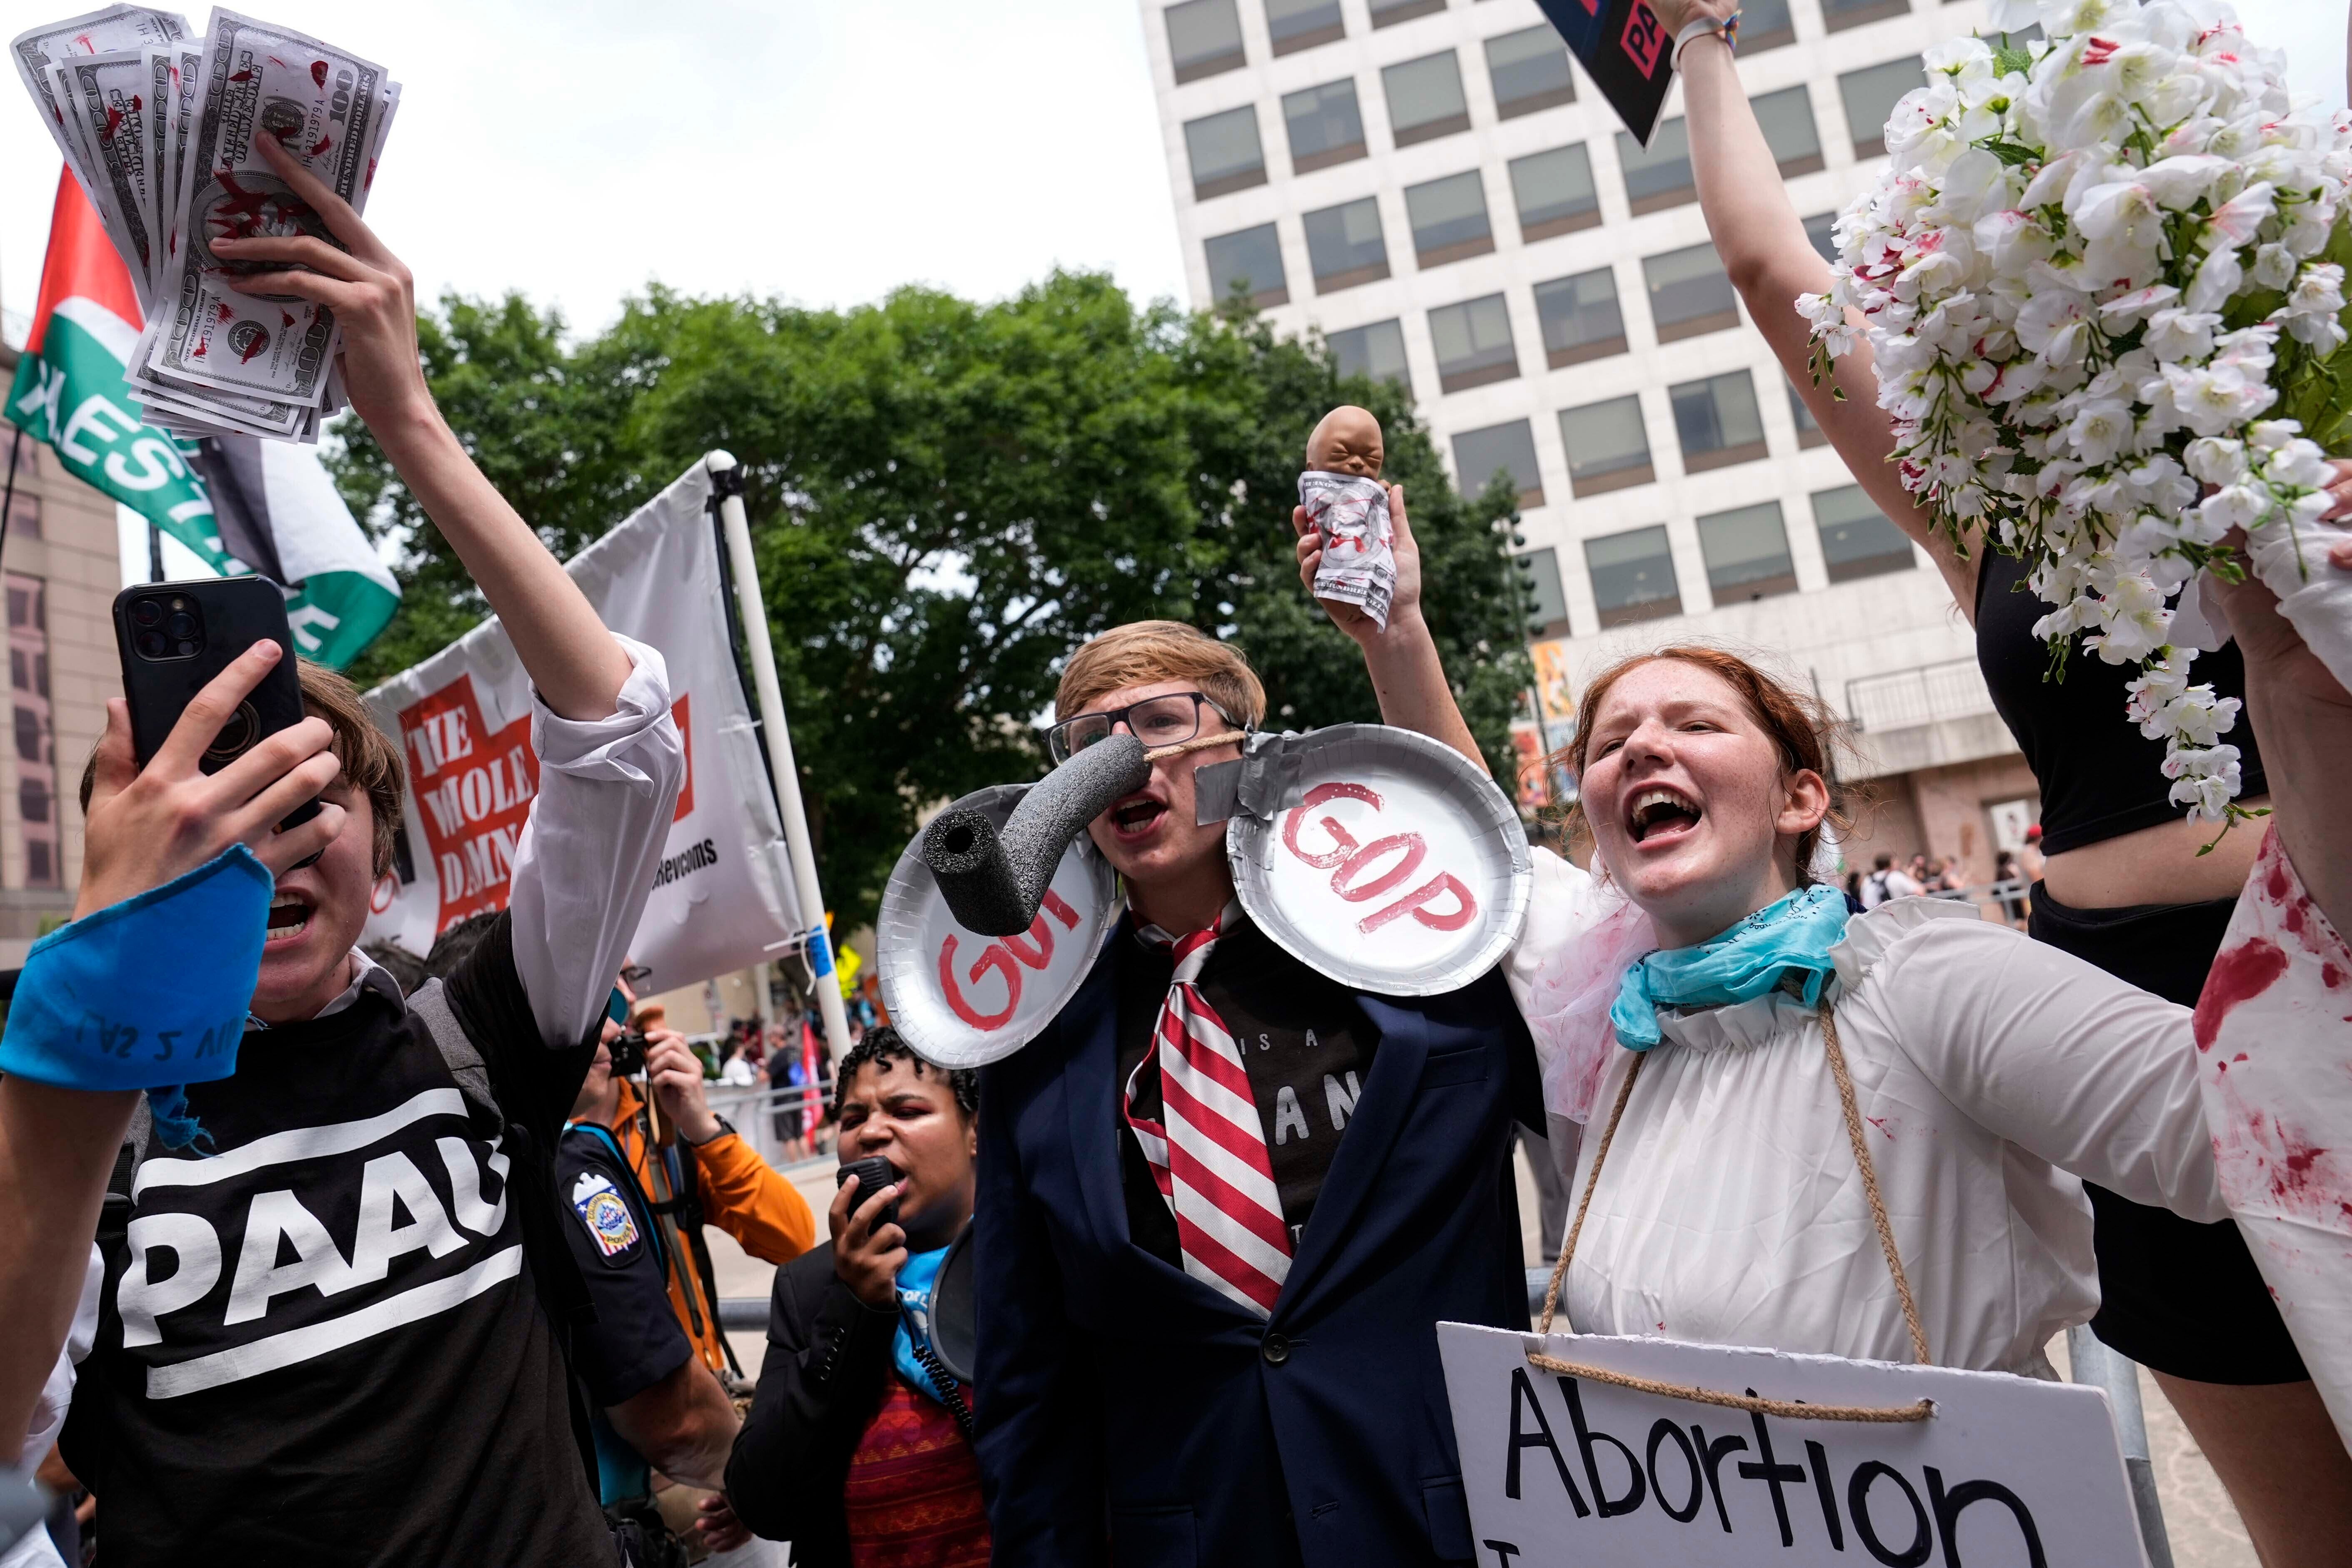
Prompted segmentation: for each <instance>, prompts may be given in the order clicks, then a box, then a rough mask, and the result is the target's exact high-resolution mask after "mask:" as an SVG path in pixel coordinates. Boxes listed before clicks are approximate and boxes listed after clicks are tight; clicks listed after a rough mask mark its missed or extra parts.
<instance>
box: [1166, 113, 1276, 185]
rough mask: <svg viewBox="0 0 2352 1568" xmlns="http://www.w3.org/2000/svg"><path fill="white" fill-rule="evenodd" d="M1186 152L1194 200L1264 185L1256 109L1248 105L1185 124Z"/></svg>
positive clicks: (1263, 165) (1262, 150)
mask: <svg viewBox="0 0 2352 1568" xmlns="http://www.w3.org/2000/svg"><path fill="white" fill-rule="evenodd" d="M1184 152H1185V155H1186V156H1187V157H1189V158H1190V159H1191V160H1192V199H1193V200H1194V201H1196V202H1205V201H1207V200H1208V199H1209V198H1210V197H1211V196H1222V195H1223V194H1225V193H1227V192H1229V191H1246V190H1248V189H1249V188H1250V187H1251V186H1252V185H1263V184H1265V150H1264V149H1262V148H1261V147H1259V145H1258V140H1257V110H1255V109H1254V108H1252V107H1250V106H1249V105H1247V104H1244V105H1243V106H1242V107H1241V108H1239V109H1229V110H1225V112H1224V113H1223V114H1212V115H1209V116H1207V117H1206V118H1205V119H1202V120H1187V121H1185V124H1184Z"/></svg>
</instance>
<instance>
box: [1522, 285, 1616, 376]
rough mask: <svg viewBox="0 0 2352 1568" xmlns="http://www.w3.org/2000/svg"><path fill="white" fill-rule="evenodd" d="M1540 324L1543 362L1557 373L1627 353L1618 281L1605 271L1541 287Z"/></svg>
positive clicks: (1538, 296)
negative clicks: (1619, 306) (1618, 300)
mask: <svg viewBox="0 0 2352 1568" xmlns="http://www.w3.org/2000/svg"><path fill="white" fill-rule="evenodd" d="M1536 320H1537V322H1538V324H1539V325H1541V327H1542V328H1543V345H1544V361H1545V362H1546V363H1547V364H1549V366H1550V367H1551V368H1552V369H1553V370H1558V369H1559V368H1560V367H1561V366H1562V365H1572V364H1575V363H1577V362H1578V361H1582V360H1599V359H1605V358H1607V357H1608V356H1609V355H1611V354H1622V353H1623V352H1624V351H1625V318H1624V315H1623V313H1622V312H1621V311H1620V310H1619V309H1618V308H1617V277H1616V275H1615V274H1614V273H1612V271H1610V269H1609V268H1607V267H1596V268H1595V269H1594V270H1592V271H1591V272H1580V273H1578V274H1577V275H1576V276H1575V277H1555V278H1553V279H1552V280H1551V281H1550V282H1549V283H1538V284H1537V285H1536Z"/></svg>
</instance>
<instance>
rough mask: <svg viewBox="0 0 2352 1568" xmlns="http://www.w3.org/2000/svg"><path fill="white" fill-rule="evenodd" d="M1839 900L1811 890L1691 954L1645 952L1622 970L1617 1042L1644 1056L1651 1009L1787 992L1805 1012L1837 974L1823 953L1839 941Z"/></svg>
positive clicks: (1615, 1011)
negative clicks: (1789, 989)
mask: <svg viewBox="0 0 2352 1568" xmlns="http://www.w3.org/2000/svg"><path fill="white" fill-rule="evenodd" d="M1848 918H1849V916H1848V915H1847V911H1846V905H1845V895H1844V894H1842V893H1840V892H1838V891H1837V890H1836V889H1835V888H1833V887H1828V886H1824V885H1822V883H1813V884H1811V886H1807V887H1802V888H1799V889H1798V890H1797V891H1796V892H1794V893H1792V894H1789V895H1788V896H1787V897H1785V898H1781V899H1780V900H1778V901H1777V902H1775V903H1772V904H1766V905H1765V906H1764V907H1763V908H1761V909H1759V910H1758V911H1757V912H1756V913H1755V914H1753V915H1749V916H1748V918H1747V919H1745V920H1742V921H1741V922H1739V923H1738V925H1734V926H1733V927H1732V928H1731V929H1730V930H1728V931H1726V932H1723V933H1721V934H1719V935H1717V936H1711V937H1709V938H1708V939H1707V940H1706V941H1704V942H1702V943H1700V944H1699V945H1698V946H1696V947H1674V948H1668V949H1664V950H1662V951H1659V952H1656V953H1653V954H1651V955H1650V956H1648V957H1646V958H1643V960H1642V961H1641V962H1639V963H1637V964H1635V965H1634V966H1633V967H1632V968H1630V969H1628V970H1626V971H1625V977H1624V979H1622V981H1620V982H1619V983H1618V986H1617V1001H1616V1005H1614V1006H1613V1007H1612V1008H1611V1009H1609V1022H1610V1023H1611V1025H1612V1027H1614V1028H1615V1030H1616V1031H1617V1040H1618V1043H1619V1044H1621V1045H1622V1046H1624V1047H1625V1048H1626V1049H1627V1050H1628V1051H1647V1050H1649V1049H1650V1047H1652V1046H1654V1045H1655V1044H1657V1043H1658V1009H1660V1008H1662V1007H1672V1008H1703V1007H1719V1006H1722V1005H1724V1004H1727V1003H1729V1002H1744V1001H1748V1000H1752V999H1753V998H1757V997H1760V996H1764V995H1767V994H1768V993H1769V992H1771V991H1774V990H1778V989H1780V988H1781V987H1782V986H1783V985H1784V984H1786V983H1788V982H1789V981H1790V980H1795V981H1796V982H1798V983H1797V985H1796V986H1794V987H1793V988H1792V989H1794V990H1795V993H1796V994H1797V995H1798V996H1799V997H1801V998H1803V999H1804V1003H1805V1005H1806V1006H1807V1007H1812V1006H1814V1005H1816V1004H1817V1003H1819V1002H1820V1000H1821V999H1822V987H1823V986H1825V985H1827V984H1828V983H1829V977H1831V976H1832V975H1833V974H1835V973H1836V972H1837V966H1836V965H1835V964H1833V963H1832V962H1831V961H1830V949H1831V948H1832V947H1833V946H1836V945H1837V944H1838V942H1839V941H1841V940H1842V939H1843V937H1844V936H1845V923H1846V921H1847V919H1848Z"/></svg>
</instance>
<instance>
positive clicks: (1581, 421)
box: [1559, 392, 1657, 496]
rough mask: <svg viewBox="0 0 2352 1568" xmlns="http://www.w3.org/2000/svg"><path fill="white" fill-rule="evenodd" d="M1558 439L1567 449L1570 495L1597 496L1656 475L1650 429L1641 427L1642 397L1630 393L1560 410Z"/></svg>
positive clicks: (1637, 483)
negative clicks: (1651, 454)
mask: <svg viewBox="0 0 2352 1568" xmlns="http://www.w3.org/2000/svg"><path fill="white" fill-rule="evenodd" d="M1559 443H1560V444H1561V445H1562V446H1565V447H1567V448H1568V487H1569V490H1570V493H1572V494H1574V495H1578V496H1598V495H1601V494H1603V493H1605V492H1607V491H1610V490H1622V489H1625V488H1627V487H1628V486H1633V485H1646V484H1648V483H1649V482H1650V481H1651V480H1652V479H1654V478H1655V477H1657V473H1656V470H1655V469H1654V468H1653V467H1652V466H1651V465H1650V436H1649V433H1648V432H1647V431H1646V430H1644V429H1643V427H1642V400H1641V398H1640V397H1639V396H1637V395H1636V394H1634V393H1633V392H1627V393H1626V394H1625V395H1624V396H1623V397H1612V398H1611V399H1609V400H1608V401H1607V402H1589V403H1586V404H1585V405H1584V406H1583V407H1581V408H1564V409H1562V410H1560V411H1559Z"/></svg>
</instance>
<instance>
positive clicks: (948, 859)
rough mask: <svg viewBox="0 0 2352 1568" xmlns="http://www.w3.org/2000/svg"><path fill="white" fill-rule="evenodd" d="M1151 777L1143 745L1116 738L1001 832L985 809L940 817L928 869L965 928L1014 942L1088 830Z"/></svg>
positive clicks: (1028, 800)
mask: <svg viewBox="0 0 2352 1568" xmlns="http://www.w3.org/2000/svg"><path fill="white" fill-rule="evenodd" d="M1150 777H1151V764H1150V763H1149V762H1146V761H1145V760H1144V759H1143V743H1142V742H1141V741H1139V740H1138V739H1136V738H1135V737H1133V736H1131V735H1112V736H1109V737H1107V738H1105V739H1102V740H1099V741H1097V742H1096V743H1095V744H1094V745H1092V746H1089V747H1087V748H1086V749H1085V750H1084V751H1081V752H1079V753H1078V754H1077V755H1076V757H1073V758H1070V759H1069V760H1068V761H1067V762H1065V763H1063V764H1062V765H1061V766H1060V767H1059V768H1055V769H1054V770H1053V771H1052V772H1051V773H1048V774H1047V775H1045V778H1044V779H1042V780H1041V781H1039V782H1038V783H1037V784H1035V785H1033V786H1032V787H1031V788H1030V790H1029V792H1028V793H1027V794H1025V795H1024V796H1022V797H1021V803H1020V804H1019V805H1017V806H1015V807H1014V808H1013V818H1012V821H1008V822H1006V823H1005V824H1004V831H1003V833H1001V834H1000V833H999V832H998V831H997V830H996V824H995V823H993V822H992V821H989V820H988V818H987V816H986V814H985V813H982V812H980V811H953V810H950V811H942V812H940V814H939V815H938V816H936V817H934V818H932V819H931V825H930V826H929V828H927V829H925V830H924V831H923V863H924V864H925V865H927V866H929V868H930V871H931V874H932V875H933V876H935V877H937V878H938V879H939V883H940V895H941V896H942V897H944V898H945V899H946V900H947V901H948V908H949V910H950V912H951V913H952V914H953V915H955V917H956V921H957V923H958V924H959V925H962V926H963V927H964V928H965V929H966V930H970V931H976V932H978V933H980V934H981V935H982V936H1016V935H1018V934H1019V933H1021V932H1024V931H1026V930H1028V929H1029V926H1030V924H1031V923H1032V922H1033V921H1034V920H1035V919H1036V918H1037V906H1038V904H1040V903H1042V902H1043V901H1044V899H1045V889H1046V888H1047V886H1049V885H1050V884H1051V883H1053V880H1054V868H1055V867H1056V866H1058V865H1060V864H1061V863H1062V855H1063V852H1065V851H1066V850H1067V849H1068V848H1069V847H1070V845H1071V843H1072V842H1073V841H1076V838H1077V836H1078V835H1079V834H1080V833H1083V832H1085V831H1087V823H1088V822H1091V821H1094V820H1095V819H1096V818H1097V817H1099V816H1101V815H1102V814H1103V812H1105V811H1107V810H1109V809H1110V806H1111V803H1112V802H1113V801H1115V800H1118V799H1119V798H1120V797H1122V796H1126V795H1132V794H1134V793H1135V792H1136V791H1137V790H1138V789H1142V788H1143V786H1144V784H1145V783H1146V782H1147V781H1148V780H1149V779H1150Z"/></svg>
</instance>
